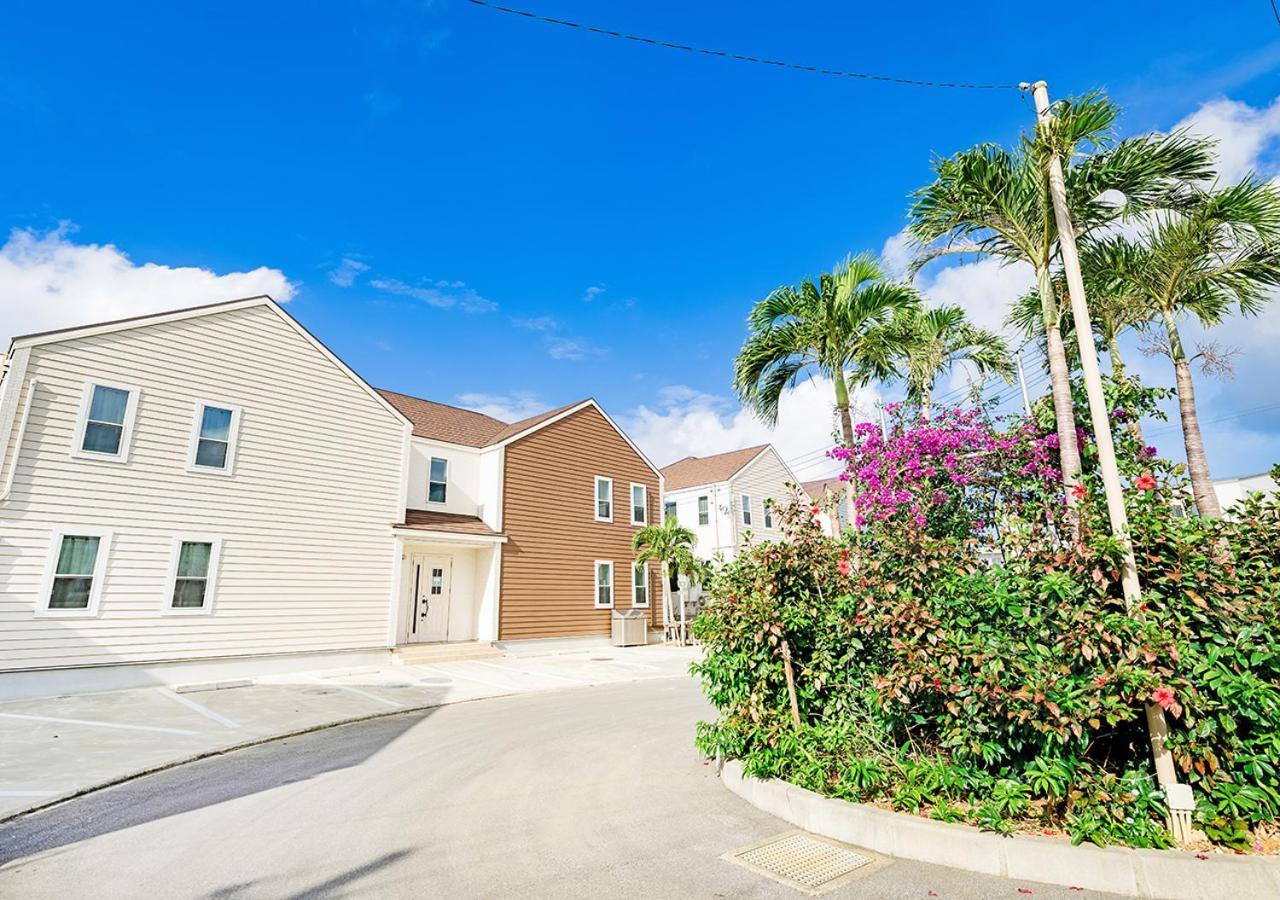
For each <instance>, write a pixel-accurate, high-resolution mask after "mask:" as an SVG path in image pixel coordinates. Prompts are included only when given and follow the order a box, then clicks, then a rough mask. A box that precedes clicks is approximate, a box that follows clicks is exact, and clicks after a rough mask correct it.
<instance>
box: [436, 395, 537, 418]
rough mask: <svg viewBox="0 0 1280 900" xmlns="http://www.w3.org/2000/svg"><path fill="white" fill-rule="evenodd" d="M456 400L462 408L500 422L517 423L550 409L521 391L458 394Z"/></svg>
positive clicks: (532, 396) (535, 397) (534, 397)
mask: <svg viewBox="0 0 1280 900" xmlns="http://www.w3.org/2000/svg"><path fill="white" fill-rule="evenodd" d="M456 399H457V401H458V404H459V405H461V406H462V407H464V408H466V409H472V410H475V411H476V412H478V413H484V414H485V415H486V416H492V417H493V418H495V419H498V420H499V421H502V422H518V421H520V420H521V419H527V418H529V416H536V415H537V414H538V413H540V412H543V411H544V410H547V409H550V406H549V405H548V404H546V403H543V402H542V401H541V400H539V399H538V398H537V396H536V395H534V394H530V393H526V392H523V391H517V392H514V393H511V394H459V395H458V396H457V398H456Z"/></svg>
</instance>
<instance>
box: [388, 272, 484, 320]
mask: <svg viewBox="0 0 1280 900" xmlns="http://www.w3.org/2000/svg"><path fill="white" fill-rule="evenodd" d="M369 285H370V286H371V287H374V288H377V289H378V290H380V291H384V292H386V293H388V294H395V295H396V296H397V297H412V298H413V299H414V300H421V301H422V302H423V303H426V304H428V305H429V306H435V307H437V308H439V309H453V308H454V307H457V308H458V309H461V310H463V311H464V312H473V313H486V312H493V311H494V310H495V309H497V308H498V304H497V303H494V302H493V301H492V300H490V299H489V298H487V297H482V296H481V295H480V294H479V293H478V292H477V291H476V290H475V289H474V288H469V287H467V285H466V283H465V282H462V281H446V280H443V279H441V280H437V281H431V280H430V279H427V280H425V281H423V282H422V283H421V284H417V285H413V284H406V283H405V282H403V281H401V280H400V279H398V278H374V279H372V280H371V281H370V282H369Z"/></svg>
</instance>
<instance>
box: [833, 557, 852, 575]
mask: <svg viewBox="0 0 1280 900" xmlns="http://www.w3.org/2000/svg"><path fill="white" fill-rule="evenodd" d="M836 569H837V570H838V571H839V572H840V574H841V575H843V576H845V577H846V578H848V577H849V573H850V572H852V571H853V566H852V565H851V564H850V563H849V560H847V559H842V560H840V561H839V562H837V563H836Z"/></svg>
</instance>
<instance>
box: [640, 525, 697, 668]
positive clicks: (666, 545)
mask: <svg viewBox="0 0 1280 900" xmlns="http://www.w3.org/2000/svg"><path fill="white" fill-rule="evenodd" d="M696 541H697V538H695V537H694V534H693V532H692V531H690V530H689V529H688V528H685V527H684V526H683V525H681V524H679V523H678V522H677V521H676V520H675V517H674V516H668V517H667V520H666V521H665V522H663V523H662V524H661V525H646V526H645V527H644V528H641V529H640V530H639V531H637V532H636V533H635V536H634V537H633V538H632V539H631V548H632V549H633V550H635V551H637V552H636V563H637V564H639V563H645V562H648V561H649V560H651V559H654V560H657V561H658V563H659V565H661V566H662V624H663V629H664V631H665V632H667V633H670V631H671V629H672V627H673V626H674V625H676V624H677V620H676V618H675V615H674V612H675V611H674V610H673V609H672V608H671V573H672V572H675V573H677V574H685V575H694V574H696V573H697V572H698V571H700V569H701V561H700V560H699V559H698V558H697V557H696V556H694V555H693V545H694V543H695V542H696ZM678 625H679V643H681V644H683V643H686V642H687V641H688V636H689V629H688V623H687V622H686V621H685V608H684V596H683V595H681V597H680V618H679V621H678Z"/></svg>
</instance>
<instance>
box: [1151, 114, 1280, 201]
mask: <svg viewBox="0 0 1280 900" xmlns="http://www.w3.org/2000/svg"><path fill="white" fill-rule="evenodd" d="M1174 128H1175V130H1176V129H1178V128H1186V129H1188V130H1189V131H1190V132H1191V133H1192V134H1196V135H1200V136H1203V137H1210V138H1214V139H1216V140H1217V142H1218V144H1217V147H1216V148H1215V149H1216V150H1217V153H1218V167H1219V171H1220V176H1219V177H1220V180H1221V181H1222V183H1224V184H1229V183H1233V182H1236V181H1239V180H1240V179H1241V178H1243V177H1244V176H1245V175H1247V174H1249V173H1250V172H1257V173H1259V174H1261V175H1265V176H1270V175H1272V174H1275V173H1274V169H1275V166H1274V165H1273V164H1272V160H1271V153H1272V152H1273V151H1274V149H1275V148H1274V146H1273V145H1274V143H1275V141H1276V139H1277V138H1278V137H1280V97H1278V98H1276V100H1274V101H1273V102H1272V104H1271V105H1270V106H1268V107H1265V108H1261V109H1255V108H1254V107H1252V106H1250V105H1249V104H1247V103H1241V102H1240V101H1238V100H1228V99H1226V98H1223V99H1220V100H1212V101H1210V102H1208V103H1205V104H1204V105H1203V106H1201V107H1200V108H1199V109H1197V110H1196V111H1195V112H1194V113H1192V114H1191V115H1189V116H1187V117H1186V118H1185V119H1183V120H1182V121H1181V122H1179V123H1178V124H1177V125H1176V126H1174Z"/></svg>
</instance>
